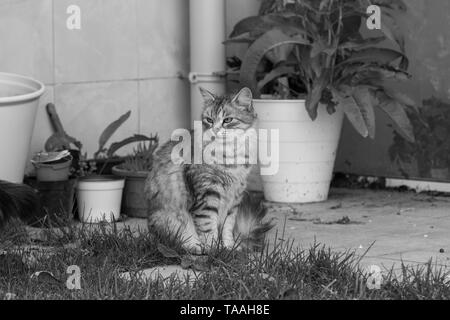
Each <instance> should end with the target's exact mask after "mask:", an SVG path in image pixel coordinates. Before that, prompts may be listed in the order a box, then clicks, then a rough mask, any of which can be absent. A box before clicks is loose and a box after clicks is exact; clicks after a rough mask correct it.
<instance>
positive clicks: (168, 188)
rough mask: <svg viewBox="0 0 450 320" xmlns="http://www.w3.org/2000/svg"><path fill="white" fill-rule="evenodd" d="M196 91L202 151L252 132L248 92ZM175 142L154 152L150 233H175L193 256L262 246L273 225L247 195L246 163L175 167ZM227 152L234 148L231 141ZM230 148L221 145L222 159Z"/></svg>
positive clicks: (148, 188) (253, 122) (149, 190)
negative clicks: (216, 246)
mask: <svg viewBox="0 0 450 320" xmlns="http://www.w3.org/2000/svg"><path fill="white" fill-rule="evenodd" d="M200 92H201V94H202V96H203V100H204V101H203V102H204V107H203V111H202V129H203V132H204V133H205V135H204V136H208V135H209V136H212V137H213V138H212V139H211V141H208V139H205V141H203V142H202V146H203V149H205V147H206V146H207V145H209V144H214V143H224V142H223V141H224V140H225V139H223V138H224V137H227V135H229V134H236V133H241V134H244V133H246V132H248V130H251V129H254V128H255V125H256V119H257V116H256V113H255V111H254V109H253V104H252V93H251V91H250V89H248V88H243V89H242V90H240V91H239V92H238V93H237V94H235V95H223V96H218V95H215V94H213V93H211V92H209V91H207V90H206V89H203V88H200ZM221 138H222V139H221ZM177 143H178V142H175V141H168V142H167V143H165V144H164V145H163V146H161V148H160V149H159V150H157V151H156V152H155V156H154V160H153V167H152V169H151V170H150V172H149V175H148V177H147V180H146V183H145V195H146V199H147V201H148V204H149V208H150V209H149V216H148V226H149V229H150V230H155V231H156V232H163V233H169V234H172V235H173V234H178V235H179V236H181V238H182V239H183V246H184V248H185V249H186V250H188V251H189V252H191V253H194V254H202V253H205V252H208V251H209V250H210V249H211V248H212V246H213V245H214V244H217V243H221V244H223V246H224V247H226V248H228V249H232V248H240V249H245V248H247V249H251V250H257V249H258V248H261V247H262V245H263V243H264V237H265V234H266V233H267V232H268V231H269V230H270V229H271V228H272V227H273V224H272V222H271V221H269V222H263V218H264V217H265V215H266V210H265V209H263V208H262V207H261V206H258V205H257V204H256V202H255V201H252V199H251V197H250V196H249V194H248V193H247V192H246V187H247V177H248V175H249V173H250V170H251V165H250V164H249V163H248V161H247V163H244V164H236V163H232V164H229V163H228V162H225V163H224V161H222V162H220V161H219V160H220V159H215V160H217V161H212V162H209V163H208V164H206V163H202V164H195V163H194V164H192V163H178V164H177V163H176V162H174V161H172V157H171V155H172V150H173V148H174V146H175V145H176V144H177ZM250 143H256V141H255V140H251V141H250ZM231 148H233V150H234V151H236V150H237V149H239V148H238V147H236V146H235V145H234V143H233V145H232V146H231ZM229 149H230V146H229V145H228V146H225V153H226V154H227V155H228V151H229ZM241 149H242V148H241ZM239 155H240V156H244V155H242V154H241V153H240V154H238V156H239ZM245 157H248V154H245Z"/></svg>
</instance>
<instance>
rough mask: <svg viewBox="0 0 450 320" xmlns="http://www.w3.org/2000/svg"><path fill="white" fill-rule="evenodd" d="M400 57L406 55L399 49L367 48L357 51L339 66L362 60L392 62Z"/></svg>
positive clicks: (380, 62)
mask: <svg viewBox="0 0 450 320" xmlns="http://www.w3.org/2000/svg"><path fill="white" fill-rule="evenodd" d="M399 58H405V59H406V57H405V55H404V54H403V53H401V52H399V51H395V50H392V49H386V48H366V49H362V50H358V51H355V52H354V53H352V54H351V56H350V57H349V58H348V59H346V60H345V61H343V62H342V63H340V64H339V65H338V66H337V67H342V66H345V65H348V64H349V63H355V62H362V63H366V62H369V63H379V64H390V63H392V62H394V61H395V60H397V59H399Z"/></svg>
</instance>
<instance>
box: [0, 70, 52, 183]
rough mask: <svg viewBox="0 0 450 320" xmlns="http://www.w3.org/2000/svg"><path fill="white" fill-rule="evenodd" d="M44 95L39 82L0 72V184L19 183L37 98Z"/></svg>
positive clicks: (24, 165) (23, 171) (22, 173)
mask: <svg viewBox="0 0 450 320" xmlns="http://www.w3.org/2000/svg"><path fill="white" fill-rule="evenodd" d="M44 91H45V86H44V85H43V84H42V83H41V82H39V81H36V80H33V79H31V78H28V77H24V76H19V75H16V74H9V73H2V72H0V180H7V181H11V182H16V183H21V182H22V181H23V176H24V173H25V167H26V164H27V160H28V159H27V157H28V151H29V148H30V143H31V136H32V133H33V129H34V122H35V118H36V112H37V107H38V103H39V98H40V97H41V95H42V94H43V93H44Z"/></svg>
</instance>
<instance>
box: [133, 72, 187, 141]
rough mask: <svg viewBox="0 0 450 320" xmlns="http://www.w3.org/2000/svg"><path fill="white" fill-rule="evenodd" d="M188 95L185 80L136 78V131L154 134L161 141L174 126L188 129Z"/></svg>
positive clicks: (168, 135) (164, 139) (169, 133)
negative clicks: (137, 97)
mask: <svg viewBox="0 0 450 320" xmlns="http://www.w3.org/2000/svg"><path fill="white" fill-rule="evenodd" d="M189 97H190V93H189V83H188V82H187V81H183V80H179V79H167V80H166V79H164V80H148V81H140V83H139V108H140V132H141V133H143V134H150V133H158V135H159V136H160V138H161V140H160V142H161V143H163V142H164V141H166V140H168V139H169V138H170V136H171V134H172V132H173V130H174V129H177V128H190V124H189V123H190V109H189V104H190V102H189V101H190V100H189V99H190V98H189Z"/></svg>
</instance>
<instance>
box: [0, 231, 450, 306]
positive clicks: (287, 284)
mask: <svg viewBox="0 0 450 320" xmlns="http://www.w3.org/2000/svg"><path fill="white" fill-rule="evenodd" d="M6 230H7V231H6ZM32 243H33V242H32V241H31V240H30V238H29V237H28V235H27V233H26V231H25V229H24V227H23V226H21V225H17V224H11V226H10V227H8V228H6V229H5V230H4V231H3V232H2V233H1V235H0V249H2V248H3V249H4V250H6V252H7V253H6V254H3V255H0V299H2V298H7V297H11V294H13V297H14V298H16V299H187V300H191V299H202V300H203V299H205V300H207V299H238V300H240V299H257V300H259V299H263V300H264V299H270V300H272V299H333V300H339V299H361V300H367V299H450V283H449V282H448V279H449V273H448V272H447V271H446V270H444V269H439V268H437V267H436V266H434V265H433V264H432V263H431V261H430V263H429V264H427V265H425V266H422V267H415V268H412V267H408V266H405V265H403V266H402V270H401V274H400V275H398V274H397V275H394V272H393V271H392V270H391V271H388V272H386V274H385V275H384V276H383V277H384V279H383V282H382V285H381V287H380V289H379V290H369V289H368V287H367V285H366V284H367V279H368V275H367V274H365V273H364V272H363V271H361V270H360V269H359V267H358V262H359V260H360V257H358V256H356V255H355V254H354V253H353V252H342V253H339V252H333V251H331V250H330V249H327V248H325V247H323V246H320V245H315V246H313V247H311V248H310V249H308V250H299V249H297V248H294V246H293V243H292V242H291V241H285V240H282V239H278V237H277V236H276V237H275V239H273V241H271V243H270V245H267V246H266V247H265V249H264V250H263V251H262V252H260V253H253V254H250V253H243V252H238V251H227V250H224V249H221V248H219V247H217V248H216V249H215V250H213V252H211V253H210V254H209V255H208V256H206V257H204V258H203V259H202V260H200V261H201V265H200V267H201V269H203V270H204V269H207V270H208V271H206V272H204V274H203V276H202V277H200V278H199V279H198V280H197V281H195V282H194V283H192V284H189V283H188V282H187V281H186V282H180V281H176V279H174V278H173V279H170V280H168V281H166V282H163V281H155V282H146V283H143V282H140V281H139V280H138V279H136V278H133V279H132V280H131V281H129V282H128V281H125V280H122V279H121V278H120V277H119V274H120V273H121V272H124V271H137V270H141V269H143V268H150V267H154V266H159V265H167V264H180V262H181V260H183V259H184V260H185V259H186V255H185V253H183V250H182V249H181V246H180V242H179V241H177V239H175V238H167V237H161V236H157V235H153V234H149V233H139V234H136V233H133V232H131V230H130V229H125V230H122V231H118V230H117V229H116V228H106V227H100V228H99V229H98V230H97V231H95V232H91V231H89V230H87V229H83V228H82V229H75V228H70V229H69V230H68V231H67V232H65V233H64V234H62V235H61V234H60V235H58V236H56V235H54V234H52V233H49V234H48V239H46V240H45V241H44V242H41V243H40V244H41V245H49V246H55V247H56V248H59V249H58V250H57V251H56V252H55V254H54V255H53V256H51V257H49V258H38V259H37V261H36V262H35V264H34V265H27V264H26V263H24V262H23V259H22V257H23V256H24V253H19V254H17V253H11V250H10V249H11V246H12V245H13V244H14V245H17V244H32ZM73 243H75V244H76V245H70V244H73ZM167 248H171V249H167ZM162 249H164V250H162ZM70 265H77V266H79V267H80V269H81V290H69V289H67V288H66V286H65V281H66V279H67V276H68V275H67V274H66V269H67V267H68V266H70ZM197 267H198V266H197ZM36 271H49V272H51V273H52V274H53V275H54V276H55V278H56V279H58V280H59V281H57V280H54V279H46V278H42V277H37V278H36V277H35V278H33V279H32V278H31V275H32V274H33V273H35V272H36ZM446 281H447V282H446Z"/></svg>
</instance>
